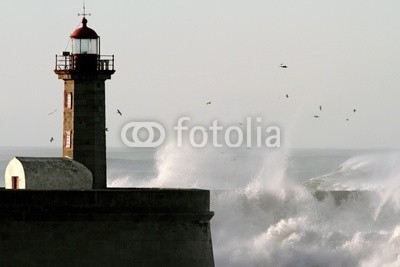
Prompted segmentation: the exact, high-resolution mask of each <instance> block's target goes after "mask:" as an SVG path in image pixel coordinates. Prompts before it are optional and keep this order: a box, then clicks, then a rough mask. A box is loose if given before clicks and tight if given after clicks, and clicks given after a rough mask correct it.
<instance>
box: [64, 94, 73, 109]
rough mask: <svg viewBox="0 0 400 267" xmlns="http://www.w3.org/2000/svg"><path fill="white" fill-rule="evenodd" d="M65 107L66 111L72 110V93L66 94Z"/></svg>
mask: <svg viewBox="0 0 400 267" xmlns="http://www.w3.org/2000/svg"><path fill="white" fill-rule="evenodd" d="M65 107H66V108H67V109H72V93H67V95H66V102H65Z"/></svg>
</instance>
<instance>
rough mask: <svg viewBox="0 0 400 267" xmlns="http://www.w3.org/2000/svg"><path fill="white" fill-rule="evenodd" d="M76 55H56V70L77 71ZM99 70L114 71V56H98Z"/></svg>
mask: <svg viewBox="0 0 400 267" xmlns="http://www.w3.org/2000/svg"><path fill="white" fill-rule="evenodd" d="M74 61H75V60H74V55H70V54H69V55H56V66H55V67H56V68H55V70H61V71H62V70H75V66H76V64H75V62H74ZM97 70H111V71H113V70H114V55H98V56H97Z"/></svg>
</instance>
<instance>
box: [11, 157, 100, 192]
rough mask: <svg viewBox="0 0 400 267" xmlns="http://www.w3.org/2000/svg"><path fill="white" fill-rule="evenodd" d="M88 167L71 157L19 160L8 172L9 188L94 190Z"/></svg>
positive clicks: (17, 159)
mask: <svg viewBox="0 0 400 267" xmlns="http://www.w3.org/2000/svg"><path fill="white" fill-rule="evenodd" d="M92 187H93V176H92V173H91V172H90V170H89V169H88V168H86V167H85V166H84V165H82V164H81V163H79V162H77V161H74V160H71V159H68V158H28V157H15V158H13V159H12V160H11V161H10V162H9V163H8V165H7V168H6V172H5V188H6V189H33V190H63V189H77V190H82V189H87V190H88V189H92Z"/></svg>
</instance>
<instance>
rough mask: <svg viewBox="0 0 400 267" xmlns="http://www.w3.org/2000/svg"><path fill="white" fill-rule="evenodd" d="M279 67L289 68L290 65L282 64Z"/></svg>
mask: <svg viewBox="0 0 400 267" xmlns="http://www.w3.org/2000/svg"><path fill="white" fill-rule="evenodd" d="M279 67H281V68H282V69H287V67H288V66H286V65H283V64H281V65H280V66H279Z"/></svg>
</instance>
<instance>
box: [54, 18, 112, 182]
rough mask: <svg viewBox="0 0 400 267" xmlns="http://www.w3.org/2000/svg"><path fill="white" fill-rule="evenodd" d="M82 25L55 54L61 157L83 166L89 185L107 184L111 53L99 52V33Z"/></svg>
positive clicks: (85, 24) (83, 22)
mask: <svg viewBox="0 0 400 267" xmlns="http://www.w3.org/2000/svg"><path fill="white" fill-rule="evenodd" d="M82 15H83V19H82V25H81V26H80V27H79V28H78V29H76V30H75V31H73V32H72V34H71V35H70V38H71V40H70V43H71V50H70V51H65V52H63V53H62V55H56V63H55V70H54V72H55V73H56V74H57V75H58V79H61V80H64V121H63V134H62V136H63V138H62V139H63V144H62V146H63V157H66V158H70V159H73V160H75V161H77V162H80V163H82V164H83V165H84V166H86V167H87V168H88V169H89V170H90V171H91V172H92V175H93V189H104V188H106V187H107V174H106V172H107V165H106V126H105V119H106V118H105V115H106V107H105V81H106V80H109V79H111V75H112V74H114V72H115V70H114V55H101V54H100V37H99V36H98V35H97V33H96V32H95V31H94V30H93V29H91V28H89V27H88V26H87V24H88V20H87V19H86V15H88V14H85V12H84V14H82Z"/></svg>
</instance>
